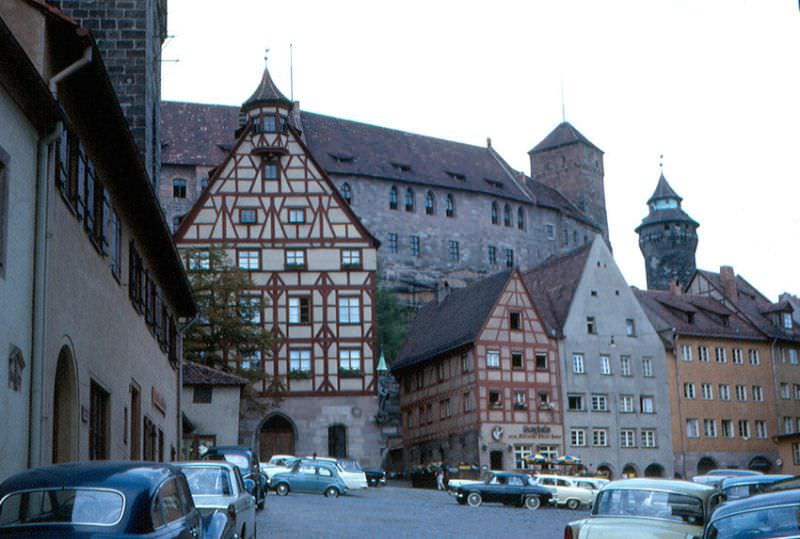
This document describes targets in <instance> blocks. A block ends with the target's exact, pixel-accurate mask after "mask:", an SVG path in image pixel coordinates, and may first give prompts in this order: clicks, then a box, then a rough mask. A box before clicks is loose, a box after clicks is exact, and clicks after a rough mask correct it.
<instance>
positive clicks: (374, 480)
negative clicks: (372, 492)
mask: <svg viewBox="0 0 800 539" xmlns="http://www.w3.org/2000/svg"><path fill="white" fill-rule="evenodd" d="M363 472H364V475H366V476H367V485H369V486H371V487H377V486H384V485H386V472H385V471H384V470H381V469H377V468H365V469H364V470H363Z"/></svg>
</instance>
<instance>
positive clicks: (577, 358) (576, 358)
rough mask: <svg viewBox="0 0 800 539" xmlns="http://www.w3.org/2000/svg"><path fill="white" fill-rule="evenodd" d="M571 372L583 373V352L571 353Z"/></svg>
mask: <svg viewBox="0 0 800 539" xmlns="http://www.w3.org/2000/svg"><path fill="white" fill-rule="evenodd" d="M572 372H574V373H575V374H585V373H586V371H585V370H584V366H583V354H572Z"/></svg>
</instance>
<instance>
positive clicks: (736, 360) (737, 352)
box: [733, 348, 744, 365]
mask: <svg viewBox="0 0 800 539" xmlns="http://www.w3.org/2000/svg"><path fill="white" fill-rule="evenodd" d="M733 364H734V365H744V354H742V349H741V348H734V349H733Z"/></svg>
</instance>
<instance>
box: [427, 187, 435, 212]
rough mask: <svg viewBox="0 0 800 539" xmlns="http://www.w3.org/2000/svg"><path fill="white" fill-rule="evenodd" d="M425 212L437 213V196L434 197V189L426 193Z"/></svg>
mask: <svg viewBox="0 0 800 539" xmlns="http://www.w3.org/2000/svg"><path fill="white" fill-rule="evenodd" d="M425 213H426V214H427V215H433V214H434V213H436V207H435V198H434V197H433V192H432V191H428V192H427V193H425Z"/></svg>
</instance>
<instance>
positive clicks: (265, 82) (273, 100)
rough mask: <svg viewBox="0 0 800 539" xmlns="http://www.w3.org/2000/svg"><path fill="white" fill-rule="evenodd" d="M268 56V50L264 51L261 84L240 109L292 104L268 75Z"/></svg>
mask: <svg viewBox="0 0 800 539" xmlns="http://www.w3.org/2000/svg"><path fill="white" fill-rule="evenodd" d="M268 55H269V49H264V74H263V75H262V76H261V83H260V84H259V85H258V88H256V91H255V92H253V95H251V96H250V98H249V99H248V100H247V101H245V102H244V104H243V105H242V108H243V109H245V110H249V109H253V108H255V107H257V106H258V105H278V104H283V105H286V106H291V104H292V102H291V101H289V98H287V97H286V96H285V95H283V94H282V93H281V91H280V90H278V87H277V86H275V83H274V82H273V81H272V77H271V76H270V74H269V68H268V67H267V58H268Z"/></svg>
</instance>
